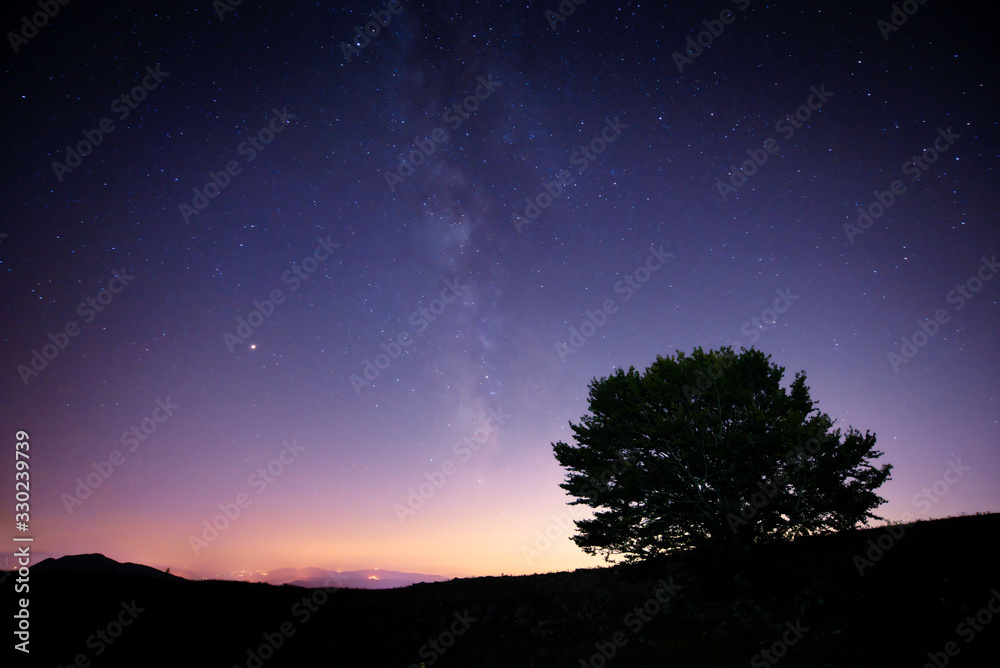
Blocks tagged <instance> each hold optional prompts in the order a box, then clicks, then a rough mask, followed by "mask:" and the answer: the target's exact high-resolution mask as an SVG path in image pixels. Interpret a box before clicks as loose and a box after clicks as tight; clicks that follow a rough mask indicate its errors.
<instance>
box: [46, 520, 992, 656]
mask: <svg viewBox="0 0 1000 668" xmlns="http://www.w3.org/2000/svg"><path fill="white" fill-rule="evenodd" d="M998 536H1000V515H998V514H993V515H981V516H969V517H958V518H951V519H945V520H934V521H927V522H918V523H915V524H910V525H905V526H899V527H893V528H892V529H888V528H877V529H867V530H860V531H850V532H845V533H841V534H836V535H831V536H821V537H814V538H809V539H805V540H799V541H796V542H794V543H790V544H786V545H779V546H771V547H767V548H762V549H756V550H752V551H748V552H745V553H743V554H740V555H738V556H736V557H727V558H722V557H708V556H705V555H701V554H696V553H686V554H684V555H680V556H678V557H675V558H670V559H663V560H660V561H658V562H656V563H650V564H644V565H642V566H636V567H630V568H622V567H613V568H599V569H587V570H578V571H575V572H571V573H549V574H542V575H530V576H503V577H481V578H469V579H454V580H449V581H447V582H437V583H429V584H417V585H413V586H410V587H406V588H403V589H388V590H374V591H373V590H358V589H330V590H326V589H303V588H300V587H295V586H289V585H284V586H273V585H268V584H260V583H249V582H231V581H211V580H209V581H190V580H183V579H177V580H175V579H166V578H162V577H160V578H148V577H136V576H134V575H123V574H120V573H116V572H105V573H80V572H64V571H53V570H50V571H48V572H45V571H44V570H43V571H41V572H34V571H33V572H32V575H31V592H30V596H31V608H30V609H31V625H32V626H31V628H32V640H33V643H32V659H33V661H32V664H31V665H40V666H59V665H64V666H69V665H70V664H71V663H73V662H74V661H76V660H77V657H78V656H79V655H81V654H82V655H84V657H83V658H84V659H86V660H88V661H92V664H91V665H93V666H95V667H96V666H100V667H102V668H103V667H105V666H137V665H141V666H219V667H221V668H233V667H236V668H247V667H248V666H251V667H252V668H273V667H276V666H295V667H300V666H350V667H351V668H355V667H358V666H377V667H379V668H386V667H389V668H391V667H398V668H404V667H407V666H410V665H415V666H418V667H419V665H420V662H421V661H424V662H426V663H427V665H428V668H430V666H433V667H434V668H442V667H443V668H447V667H448V666H460V667H463V668H467V667H475V668H491V667H494V666H496V667H503V668H512V667H518V668H524V667H529V666H538V667H544V668H558V667H562V666H565V667H567V668H587V667H588V666H592V667H594V668H598V667H601V666H605V667H606V668H616V667H618V666H622V667H639V668H641V667H646V666H649V667H656V668H660V667H663V666H682V667H685V668H686V667H720V666H741V667H745V666H747V665H750V666H752V667H758V666H759V667H770V666H779V667H780V668H785V667H789V668H791V667H793V666H809V667H816V666H850V667H851V668H856V667H864V666H877V667H879V668H885V667H886V666H913V667H914V668H919V667H921V666H925V665H930V666H934V667H935V668H943V666H949V667H951V666H958V667H959V668H960V667H961V666H995V665H997V663H996V659H997V656H1000V550H998V547H1000V545H998V543H1000V538H998ZM880 544H881V547H879V545H880ZM658 586H659V588H660V595H659V597H657V587H658ZM664 587H667V588H668V589H669V591H668V590H665V589H663V588H664ZM991 608H992V611H991ZM123 619H124V620H127V621H128V622H129V623H128V624H127V625H125V626H121V627H120V626H118V625H117V624H118V622H119V620H123ZM111 632H114V633H115V634H116V635H115V637H114V638H112V637H110V634H111ZM102 633H103V634H104V637H105V638H106V639H107V640H109V641H110V642H105V641H104V640H102V639H101V638H102V636H101V634H102ZM764 651H767V652H769V654H768V655H767V656H765V655H764V654H762V652H764ZM949 652H950V653H951V656H949ZM602 653H603V654H602ZM605 655H607V656H610V658H605ZM260 657H263V659H264V660H263V661H261V660H260Z"/></svg>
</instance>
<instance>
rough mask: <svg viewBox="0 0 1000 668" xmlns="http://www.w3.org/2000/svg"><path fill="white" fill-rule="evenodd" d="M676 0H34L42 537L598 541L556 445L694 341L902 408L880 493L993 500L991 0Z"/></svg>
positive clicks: (264, 566)
mask: <svg viewBox="0 0 1000 668" xmlns="http://www.w3.org/2000/svg"><path fill="white" fill-rule="evenodd" d="M669 4H671V5H672V6H670V7H661V6H660V5H659V4H658V3H652V2H645V3H644V2H621V3H616V2H597V1H594V0H592V1H591V2H586V3H582V4H580V5H575V4H573V3H572V2H570V1H569V0H566V1H565V2H563V3H562V5H561V7H562V13H560V4H559V2H557V0H544V1H539V2H458V1H456V0H449V1H447V2H441V3H426V2H419V1H416V0H412V1H406V2H402V3H396V2H391V3H389V2H381V0H379V1H378V2H374V1H364V2H361V1H358V0H349V1H347V2H338V3H324V2H309V3H307V2H289V3H266V2H261V1H259V0H245V1H244V2H242V3H240V4H239V5H236V6H232V5H229V4H224V3H222V2H216V3H214V4H213V3H212V2H210V1H209V0H200V1H198V2H187V3H166V4H163V5H162V6H156V5H155V3H154V5H147V4H143V3H128V6H115V7H109V6H105V5H100V6H98V5H94V4H92V3H90V4H88V3H78V2H72V3H68V4H65V5H60V6H59V7H60V8H59V12H58V14H57V15H55V16H53V17H51V19H50V18H46V17H44V16H43V15H39V14H37V12H39V11H40V10H39V8H38V4H37V3H35V2H14V3H9V6H8V7H6V8H5V10H4V16H5V18H4V22H3V26H4V30H5V32H7V33H8V34H7V37H6V39H5V41H6V42H7V43H6V44H5V45H4V48H6V49H7V52H6V54H5V56H4V66H3V67H4V69H3V81H4V84H3V87H2V91H3V109H4V112H3V113H4V116H5V118H6V120H7V123H6V130H5V139H4V145H5V151H4V160H3V164H2V167H0V169H2V170H3V175H2V176H3V178H2V179H0V183H2V186H0V188H2V211H3V217H2V220H0V235H2V236H0V268H2V280H3V291H2V295H3V298H2V301H0V304H2V313H3V323H4V326H3V331H2V340H0V355H2V359H3V362H4V368H3V371H4V374H3V395H2V404H0V425H2V434H3V439H2V442H3V448H4V449H5V452H6V454H4V456H3V458H2V461H3V466H2V468H3V471H4V472H5V473H4V479H5V480H7V481H8V483H7V484H8V485H10V484H11V483H10V482H9V481H12V480H13V469H14V464H13V462H14V450H15V441H16V437H15V434H16V433H17V431H18V430H25V431H27V432H28V433H29V435H30V444H31V449H30V453H31V460H30V462H31V469H30V472H31V483H32V484H31V510H30V531H31V533H32V535H33V536H34V537H35V541H36V542H35V543H34V549H35V553H36V557H37V555H52V556H60V555H63V554H77V553H84V552H101V553H104V554H106V555H108V556H109V557H112V558H114V559H117V560H119V561H135V562H141V563H146V564H150V565H154V566H159V567H166V566H172V567H173V568H174V569H175V570H188V571H191V572H198V573H206V574H218V573H233V572H237V571H241V570H257V571H268V570H271V569H276V568H282V567H307V566H316V567H322V568H332V569H342V570H349V569H361V568H375V567H377V568H386V569H395V570H400V571H411V572H421V573H434V574H440V575H491V574H501V573H507V574H512V573H531V572H545V571H554V570H565V569H573V568H577V567H584V566H595V565H600V564H602V563H603V562H602V561H601V560H600V559H599V558H596V557H589V556H587V555H585V554H584V553H583V552H582V551H581V550H579V549H578V548H577V547H576V546H575V545H573V544H572V543H571V542H570V540H569V535H570V534H571V532H572V529H571V527H569V526H568V518H569V517H570V516H572V517H582V516H583V515H582V514H581V512H582V511H581V510H580V509H579V507H575V506H573V507H571V506H569V505H567V502H568V501H569V500H570V499H569V497H568V496H566V494H565V492H564V491H563V490H562V489H560V488H559V486H558V485H559V483H560V482H562V481H563V479H564V476H565V471H564V470H563V469H561V468H560V467H559V465H558V464H557V462H556V461H555V458H554V456H553V454H552V447H551V444H552V442H553V441H559V440H564V441H571V440H572V433H571V431H570V429H569V424H568V423H569V422H570V421H574V422H578V421H579V419H580V418H581V417H582V416H583V415H584V414H585V413H586V410H587V393H588V390H587V384H588V382H589V381H590V380H591V379H592V378H594V377H603V376H607V375H609V374H611V373H613V372H614V370H615V369H617V368H625V369H628V368H629V367H631V366H635V367H636V368H637V369H645V368H646V367H648V366H649V365H650V364H651V363H652V362H653V361H654V360H655V358H656V356H657V355H658V354H660V355H673V354H676V352H677V351H685V352H690V351H691V350H692V349H693V348H694V347H696V346H702V347H703V348H705V349H706V350H707V349H710V348H718V347H720V346H724V345H732V346H735V347H736V348H737V349H738V348H739V347H740V346H746V347H750V346H751V345H752V346H754V347H756V348H758V349H760V350H763V351H764V352H766V353H768V354H770V355H771V356H772V360H773V361H774V362H775V363H776V364H779V365H781V366H783V367H785V369H786V373H787V381H790V380H791V378H792V376H793V375H794V373H795V372H796V371H799V370H804V371H805V372H806V374H807V378H808V382H807V384H808V385H809V386H810V388H811V389H812V393H813V398H814V399H816V400H818V402H819V403H818V407H819V408H820V409H821V410H823V411H824V412H826V413H828V414H829V415H830V416H831V417H832V418H834V419H835V420H836V421H837V425H838V426H840V427H842V428H845V429H846V427H848V426H853V427H856V428H858V429H860V430H862V431H865V430H871V431H873V432H875V433H876V434H877V436H878V443H877V448H878V449H880V450H882V451H884V453H885V456H884V461H887V462H890V463H892V464H893V466H894V469H893V477H892V480H891V481H890V482H888V483H887V484H886V485H885V486H884V487H883V488H881V492H880V493H881V495H882V496H884V497H885V498H886V499H887V500H888V503H887V504H885V505H884V506H882V507H881V508H880V509H879V510H878V511H877V512H879V513H880V514H882V515H884V516H885V517H887V518H889V519H892V520H898V519H903V518H908V517H913V518H931V517H944V516H949V515H957V514H959V513H974V512H979V511H1000V487H998V486H997V485H996V480H997V477H998V473H1000V449H998V448H997V447H996V446H997V443H998V440H1000V423H998V415H1000V410H998V409H1000V406H998V402H997V397H998V394H1000V380H998V374H997V371H998V366H1000V354H998V346H997V341H998V333H1000V317H998V316H1000V310H998V299H1000V279H996V280H993V279H994V277H995V274H996V273H997V272H998V271H1000V269H998V267H997V266H996V259H995V258H996V253H997V252H998V251H1000V247H998V246H1000V244H998V234H997V231H998V225H997V212H998V209H1000V198H998V193H1000V188H998V187H997V169H998V159H1000V155H998V149H997V147H998V145H1000V141H998V140H1000V132H998V127H997V117H998V113H997V112H998V109H997V104H996V95H995V90H994V86H995V83H996V78H995V73H994V66H995V58H996V52H995V35H994V34H993V31H992V30H993V29H992V27H991V26H993V25H995V17H990V16H986V15H984V14H983V12H984V11H985V10H983V9H981V5H978V4H976V3H971V2H957V3H940V2H937V3H935V2H930V3H926V4H924V5H920V4H919V3H917V2H913V3H912V5H911V4H907V9H909V10H910V12H911V13H910V14H906V13H905V12H902V9H900V10H898V13H897V14H896V15H895V16H894V8H893V6H892V5H891V3H887V2H877V3H844V2H803V3H773V2H761V1H759V0H735V1H734V0H718V1H716V2H713V3H707V4H706V3H694V2H683V3H669ZM904 4H906V3H904ZM139 5H141V6H139ZM390 10H392V11H390ZM33 15H34V16H36V21H38V22H39V23H41V27H36V26H32V25H30V21H31V20H32V19H31V17H32V16H33ZM23 17H29V18H27V19H24V18H23ZM43 18H44V20H43ZM904 19H905V21H904ZM894 20H895V23H894V22H893V21H894ZM375 21H381V22H382V23H385V25H384V26H383V25H379V24H377V23H375ZM366 22H369V23H368V26H369V27H368V34H365V28H364V27H363V26H364V24H365V23H366ZM897 24H898V25H897ZM26 26H27V27H26ZM356 26H360V28H359V29H358V30H355V27H356ZM920 323H923V325H922V326H921V324H920ZM949 472H950V473H949ZM8 489H10V487H8ZM5 498H6V499H7V502H5V503H7V506H6V507H5V508H4V510H3V512H2V514H0V517H2V520H0V527H2V529H3V531H4V533H5V534H8V535H16V534H17V533H18V532H17V530H16V528H15V525H14V517H13V515H14V513H13V510H14V509H13V507H12V506H13V502H12V501H11V495H10V494H5ZM213 524H214V527H213Z"/></svg>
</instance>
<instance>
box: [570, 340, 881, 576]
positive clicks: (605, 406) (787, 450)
mask: <svg viewBox="0 0 1000 668" xmlns="http://www.w3.org/2000/svg"><path fill="white" fill-rule="evenodd" d="M784 372H785V370H784V368H783V367H780V366H777V365H775V364H773V363H772V362H771V357H770V355H765V354H764V353H762V352H761V351H759V350H755V349H753V348H751V349H749V350H747V349H745V348H744V349H742V350H741V352H740V353H739V354H737V353H735V352H734V351H733V349H732V348H730V347H724V348H721V349H720V350H718V351H715V350H710V351H708V352H704V351H703V350H702V349H701V348H695V349H694V351H693V352H692V354H691V355H685V354H684V353H683V352H678V353H677V355H676V357H662V356H657V358H656V361H655V362H654V363H653V364H652V365H651V366H650V367H649V368H648V369H647V370H646V371H645V372H644V373H640V372H638V371H636V370H635V368H629V370H628V371H627V372H626V371H624V370H621V369H619V370H618V371H617V372H615V373H614V374H612V375H610V376H608V377H606V378H601V379H599V380H598V379H596V378H595V379H593V380H592V381H591V383H590V385H589V388H590V394H589V413H588V414H587V415H584V416H583V418H582V419H581V421H580V424H573V423H572V422H570V427H571V428H572V430H573V433H574V435H575V437H576V441H577V444H576V445H575V446H571V445H568V444H566V443H563V442H558V443H553V444H552V447H553V450H554V452H555V456H556V459H557V460H558V462H559V463H560V464H561V465H562V466H563V467H565V468H566V469H567V470H568V473H567V477H566V481H565V482H564V483H563V484H561V485H560V486H561V487H562V488H563V489H565V490H566V491H567V492H569V493H570V495H572V496H574V497H576V499H575V500H574V501H572V503H573V504H584V505H587V506H590V507H591V508H593V509H594V511H595V512H594V515H593V517H592V518H591V519H583V520H578V521H577V522H576V525H577V529H578V534H577V535H575V536H574V537H573V540H574V542H575V543H576V544H577V545H579V546H580V547H581V548H582V549H583V550H584V551H585V552H587V553H589V554H602V555H603V556H605V558H607V559H608V560H611V558H612V556H614V555H622V556H623V557H624V558H625V560H626V561H636V560H642V559H647V558H649V557H652V556H656V555H659V554H666V553H671V552H676V551H679V550H685V549H689V548H694V547H709V548H717V549H723V548H727V547H742V546H747V545H750V544H754V543H761V542H767V541H775V540H787V539H790V538H792V537H795V536H798V535H804V534H811V533H826V532H831V531H840V530H844V529H849V528H853V527H855V526H857V525H858V524H859V523H861V524H868V522H869V521H870V520H874V519H881V518H879V517H877V516H876V515H874V514H872V510H873V509H874V508H876V507H878V506H879V505H881V504H883V503H885V499H882V498H881V497H879V496H878V495H877V494H876V493H875V490H877V489H878V488H879V487H880V486H881V485H882V484H883V483H884V482H885V481H886V480H888V479H889V475H890V471H891V469H892V465H891V464H884V465H882V466H876V465H875V464H874V463H873V462H874V460H876V459H878V458H879V457H881V456H882V454H883V453H881V452H878V451H877V450H875V449H874V448H875V434H873V433H869V432H867V431H866V432H865V433H864V434H861V433H860V432H859V431H858V430H856V429H853V428H851V427H849V428H848V429H847V430H846V432H844V433H842V432H841V430H840V429H839V428H838V429H833V421H832V420H831V419H830V417H829V416H828V415H826V414H825V413H823V412H820V411H819V410H818V409H816V408H815V406H816V403H817V402H815V401H813V400H812V399H811V398H810V396H809V388H808V387H806V377H805V373H804V372H799V373H797V374H796V375H795V378H794V380H793V381H792V382H791V385H790V387H788V388H787V389H786V388H784V387H782V379H783V377H784Z"/></svg>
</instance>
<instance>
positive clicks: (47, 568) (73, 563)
mask: <svg viewBox="0 0 1000 668" xmlns="http://www.w3.org/2000/svg"><path fill="white" fill-rule="evenodd" d="M31 570H32V571H34V572H43V573H44V572H62V573H115V574H118V575H134V576H141V577H150V578H164V577H167V578H172V579H178V580H181V579H185V578H182V577H179V576H177V575H174V574H172V573H169V574H168V573H166V572H165V571H161V570H158V569H156V568H153V567H152V566H144V565H142V564H135V563H132V562H126V563H122V562H119V561H115V560H114V559H111V558H110V557H106V556H104V555H103V554H99V553H91V554H73V555H67V556H65V557H59V558H58V559H55V558H52V557H50V558H48V559H44V560H42V561H40V562H38V563H37V564H35V565H34V566H32V567H31ZM187 575H188V576H189V577H188V578H187V579H197V578H198V576H197V575H195V574H192V573H187ZM191 576H193V577H191ZM450 579H451V578H447V577H444V576H441V575H427V574H425V573H404V572H402V571H384V570H381V569H377V568H376V569H368V570H359V571H340V572H338V571H327V570H325V569H322V568H279V569H277V570H274V571H271V572H269V573H267V574H266V575H261V577H260V581H261V582H267V583H268V584H273V585H283V584H289V585H294V586H297V587H313V588H315V587H339V588H348V589H394V588H397V587H409V586H410V585H412V584H417V583H420V582H447V581H448V580H450Z"/></svg>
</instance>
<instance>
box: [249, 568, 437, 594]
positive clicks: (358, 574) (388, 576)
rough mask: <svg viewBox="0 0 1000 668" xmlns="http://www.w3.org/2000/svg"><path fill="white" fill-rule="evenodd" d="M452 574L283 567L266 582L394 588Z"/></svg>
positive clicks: (358, 587)
mask: <svg viewBox="0 0 1000 668" xmlns="http://www.w3.org/2000/svg"><path fill="white" fill-rule="evenodd" d="M449 579H450V578H446V577H444V576H441V575H427V574H425V573H403V572H401V571H384V570H381V569H377V568H374V569H368V570H360V571H339V572H338V571H327V570H324V569H322V568H280V569H278V570H274V571H271V572H270V573H268V574H267V575H266V576H265V577H264V578H263V580H264V582H268V583H270V584H274V585H282V584H290V585H295V586H297V587H346V588H350V589H393V588H396V587H409V586H410V585H412V584H417V583H418V582H447V581H448V580H449Z"/></svg>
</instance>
